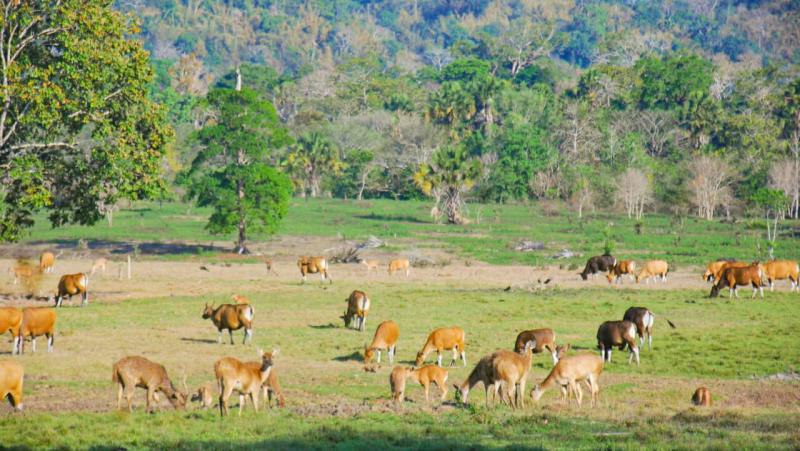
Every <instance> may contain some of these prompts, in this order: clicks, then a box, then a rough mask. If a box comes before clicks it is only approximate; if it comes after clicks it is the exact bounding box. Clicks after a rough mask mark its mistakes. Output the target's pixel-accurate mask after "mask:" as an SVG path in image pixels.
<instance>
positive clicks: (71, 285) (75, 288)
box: [55, 272, 89, 307]
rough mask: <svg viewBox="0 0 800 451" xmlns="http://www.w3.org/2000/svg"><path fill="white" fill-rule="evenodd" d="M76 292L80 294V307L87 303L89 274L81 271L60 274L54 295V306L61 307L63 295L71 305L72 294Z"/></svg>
mask: <svg viewBox="0 0 800 451" xmlns="http://www.w3.org/2000/svg"><path fill="white" fill-rule="evenodd" d="M78 294H79V295H81V307H86V306H87V305H89V276H87V275H86V274H84V273H82V272H81V273H77V274H65V275H63V276H61V279H59V281H58V291H56V297H55V301H56V307H61V303H62V302H63V301H64V298H65V297H66V298H67V300H68V301H69V303H70V305H72V296H75V295H78Z"/></svg>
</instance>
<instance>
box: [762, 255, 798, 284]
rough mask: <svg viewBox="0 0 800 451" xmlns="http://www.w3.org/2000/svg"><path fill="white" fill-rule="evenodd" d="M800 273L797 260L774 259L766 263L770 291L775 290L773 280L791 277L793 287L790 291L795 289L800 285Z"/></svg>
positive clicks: (765, 270) (765, 268) (765, 272)
mask: <svg viewBox="0 0 800 451" xmlns="http://www.w3.org/2000/svg"><path fill="white" fill-rule="evenodd" d="M798 273H800V266H798V264H797V262H796V261H795V260H772V261H769V262H766V263H764V275H765V276H766V278H767V282H768V283H769V291H772V290H773V283H772V282H773V281H775V280H783V279H789V282H790V283H791V288H790V289H789V291H794V290H795V289H798V290H799V291H800V287H798V286H797V276H798Z"/></svg>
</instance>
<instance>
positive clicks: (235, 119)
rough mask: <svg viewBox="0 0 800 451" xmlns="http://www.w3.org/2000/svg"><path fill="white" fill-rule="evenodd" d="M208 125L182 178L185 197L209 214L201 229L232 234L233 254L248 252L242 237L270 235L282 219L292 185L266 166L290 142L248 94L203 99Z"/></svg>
mask: <svg viewBox="0 0 800 451" xmlns="http://www.w3.org/2000/svg"><path fill="white" fill-rule="evenodd" d="M206 103H207V105H208V107H209V109H210V110H211V112H212V113H211V119H210V121H209V124H208V125H206V126H205V127H203V128H202V129H200V130H198V132H197V133H196V135H195V137H194V138H195V139H196V141H197V143H198V144H200V145H201V147H202V148H201V150H200V152H199V153H198V154H197V157H195V159H194V161H193V162H192V165H191V168H189V169H188V170H187V171H186V172H185V173H184V174H183V177H184V181H185V183H186V184H187V185H188V187H189V189H188V191H187V197H188V198H189V199H196V200H197V203H198V205H200V206H212V207H213V208H214V213H213V214H212V215H211V217H210V218H209V220H208V225H207V226H206V228H207V229H208V230H209V231H211V233H215V234H224V233H231V232H234V231H236V232H237V233H238V234H237V240H236V252H237V253H245V252H247V246H246V245H247V234H248V233H250V232H260V233H274V232H275V231H276V230H277V227H278V225H279V223H280V220H281V219H282V218H283V217H284V216H285V215H286V212H287V211H288V208H289V207H288V206H289V198H290V196H291V182H290V181H289V178H288V177H286V176H285V175H284V174H283V173H281V172H278V171H277V170H276V169H275V168H273V167H272V166H270V164H269V160H270V157H271V152H272V151H274V150H275V149H278V148H280V147H283V146H285V145H287V144H289V143H290V142H291V138H290V137H289V134H288V131H287V130H286V129H285V128H284V127H283V126H281V124H280V121H279V120H278V114H277V113H276V112H275V108H274V107H273V106H272V104H271V103H270V102H268V101H266V100H263V99H261V98H259V96H258V94H257V93H256V92H255V91H253V90H250V89H247V88H244V89H242V90H241V91H236V90H233V89H224V88H217V89H214V90H212V91H211V92H209V93H208V96H207V97H206Z"/></svg>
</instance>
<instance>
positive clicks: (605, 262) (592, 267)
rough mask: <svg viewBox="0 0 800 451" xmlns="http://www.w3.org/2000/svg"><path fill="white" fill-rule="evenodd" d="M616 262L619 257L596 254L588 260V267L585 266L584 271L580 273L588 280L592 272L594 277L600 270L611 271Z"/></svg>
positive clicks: (582, 277)
mask: <svg viewBox="0 0 800 451" xmlns="http://www.w3.org/2000/svg"><path fill="white" fill-rule="evenodd" d="M616 264H617V259H616V258H614V257H612V256H611V255H608V254H603V255H596V256H594V257H592V258H590V259H589V260H588V261H587V262H586V267H585V268H583V272H582V273H579V274H580V275H581V279H583V280H587V279H588V278H589V275H590V274H591V275H592V277H595V276H597V274H598V273H600V272H608V271H610V270H611V269H613V268H614V265H616Z"/></svg>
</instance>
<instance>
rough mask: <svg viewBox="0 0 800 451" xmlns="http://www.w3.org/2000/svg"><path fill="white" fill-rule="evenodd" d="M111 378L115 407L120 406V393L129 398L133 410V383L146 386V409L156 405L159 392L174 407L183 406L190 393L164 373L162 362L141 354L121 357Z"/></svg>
mask: <svg viewBox="0 0 800 451" xmlns="http://www.w3.org/2000/svg"><path fill="white" fill-rule="evenodd" d="M111 380H112V381H113V382H114V383H115V384H117V409H118V410H119V409H122V396H123V395H124V396H125V399H126V401H127V402H128V411H129V412H133V404H132V401H133V391H134V389H135V388H136V387H138V388H144V389H145V390H147V404H146V407H145V411H146V412H152V411H154V410H156V409H157V408H158V395H157V394H156V393H158V392H161V393H163V394H164V396H166V397H167V401H169V403H170V404H172V407H174V408H175V409H183V408H184V407H185V406H186V400H187V399H188V397H189V394H188V389H186V388H185V384H186V380H185V378H184V390H185V392H179V391H178V390H177V389H176V388H175V385H174V384H173V383H172V381H171V380H170V378H169V376H168V375H167V370H166V368H164V365H160V364H158V363H155V362H153V361H151V360H148V359H146V358H144V357H141V356H136V355H134V356H128V357H123V358H122V359H120V360H119V361H117V363H115V364H114V368H113V371H112V373H111Z"/></svg>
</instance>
